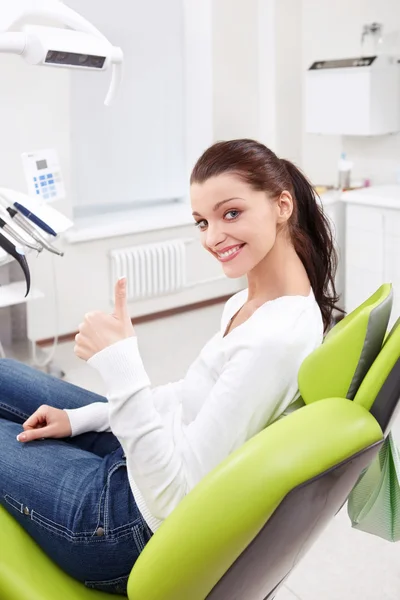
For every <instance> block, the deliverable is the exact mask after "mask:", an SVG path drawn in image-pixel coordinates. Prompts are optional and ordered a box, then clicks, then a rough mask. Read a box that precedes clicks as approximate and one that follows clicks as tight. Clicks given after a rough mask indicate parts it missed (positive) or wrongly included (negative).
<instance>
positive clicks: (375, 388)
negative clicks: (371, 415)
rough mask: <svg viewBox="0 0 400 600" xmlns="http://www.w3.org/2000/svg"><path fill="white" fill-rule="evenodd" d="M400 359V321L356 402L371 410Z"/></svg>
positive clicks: (384, 346)
mask: <svg viewBox="0 0 400 600" xmlns="http://www.w3.org/2000/svg"><path fill="white" fill-rule="evenodd" d="M399 357H400V319H398V320H397V321H396V323H395V325H394V326H393V329H392V331H391V332H390V333H389V335H388V336H387V338H386V340H385V343H384V345H383V348H382V350H381V351H380V353H379V355H378V357H377V358H376V360H375V362H374V364H373V365H372V367H371V368H370V370H369V371H368V373H367V374H366V376H365V378H364V381H363V382H362V384H361V385H360V388H359V390H358V392H357V394H356V397H355V398H354V402H356V403H357V404H360V405H361V406H363V407H364V408H366V409H367V410H370V409H371V407H372V405H373V403H374V401H375V398H376V397H377V395H378V393H379V390H380V389H381V387H382V386H383V384H384V383H385V381H386V379H387V377H388V375H389V373H390V371H391V370H392V369H393V367H394V365H395V364H396V362H397V361H398V359H399Z"/></svg>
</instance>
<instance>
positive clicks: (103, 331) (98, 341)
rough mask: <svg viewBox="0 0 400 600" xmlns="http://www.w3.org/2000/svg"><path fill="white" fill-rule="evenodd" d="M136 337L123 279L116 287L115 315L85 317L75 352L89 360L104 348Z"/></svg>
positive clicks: (91, 314) (102, 314)
mask: <svg viewBox="0 0 400 600" xmlns="http://www.w3.org/2000/svg"><path fill="white" fill-rule="evenodd" d="M134 335H135V330H134V328H133V325H132V322H131V319H130V316H129V313H128V307H127V303H126V279H125V278H123V279H119V280H118V281H117V283H116V286H115V305H114V313H113V314H112V315H108V314H105V313H103V312H92V313H88V314H87V315H85V320H84V321H83V323H81V324H80V325H79V333H78V334H77V335H76V336H75V342H76V344H75V348H74V352H75V354H76V355H77V356H78V357H79V358H82V359H83V360H89V358H92V356H94V355H95V354H97V352H100V351H101V350H104V348H107V347H108V346H111V345H112V344H115V343H116V342H119V341H121V340H124V339H126V338H128V337H133V336H134Z"/></svg>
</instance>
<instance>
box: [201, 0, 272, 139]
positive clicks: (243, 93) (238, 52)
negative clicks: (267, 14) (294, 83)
mask: <svg viewBox="0 0 400 600" xmlns="http://www.w3.org/2000/svg"><path fill="white" fill-rule="evenodd" d="M212 8H213V14H212V19H213V87H214V140H226V139H234V138H241V137H247V138H257V137H258V135H259V133H260V130H259V95H258V92H259V80H258V35H257V19H258V0H246V1H243V0H217V1H215V2H213V6H212Z"/></svg>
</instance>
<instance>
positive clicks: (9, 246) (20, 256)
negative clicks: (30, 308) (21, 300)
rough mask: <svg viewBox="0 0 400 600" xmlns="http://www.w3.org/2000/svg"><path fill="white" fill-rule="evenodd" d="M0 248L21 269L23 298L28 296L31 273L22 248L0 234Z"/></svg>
mask: <svg viewBox="0 0 400 600" xmlns="http://www.w3.org/2000/svg"><path fill="white" fill-rule="evenodd" d="M0 247H1V248H3V250H4V251H5V252H7V254H9V255H10V256H12V257H13V258H14V259H15V260H16V261H17V262H18V264H19V266H20V267H21V269H22V271H23V273H24V276H25V281H26V293H25V298H26V297H27V295H28V294H29V290H30V289H31V273H30V270H29V266H28V262H27V260H26V257H25V254H24V251H23V250H22V248H19V247H18V246H15V245H14V244H13V243H12V242H11V241H10V240H9V239H8V238H7V237H6V236H5V235H3V234H2V233H0Z"/></svg>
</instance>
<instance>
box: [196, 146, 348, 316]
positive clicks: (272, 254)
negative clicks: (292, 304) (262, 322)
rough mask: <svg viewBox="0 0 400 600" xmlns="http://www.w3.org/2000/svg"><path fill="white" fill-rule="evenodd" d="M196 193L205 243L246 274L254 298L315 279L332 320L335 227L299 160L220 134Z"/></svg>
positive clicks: (203, 161) (201, 168)
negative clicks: (223, 138)
mask: <svg viewBox="0 0 400 600" xmlns="http://www.w3.org/2000/svg"><path fill="white" fill-rule="evenodd" d="M191 196H192V206H193V208H194V211H193V216H194V217H195V218H196V225H197V226H198V227H199V229H200V231H201V234H202V235H201V239H202V243H203V245H204V247H205V248H206V249H207V250H208V251H209V252H211V253H212V254H213V255H214V256H216V258H218V260H220V261H221V262H222V263H223V267H224V272H225V274H226V275H227V276H228V277H241V276H243V275H247V277H248V281H249V301H251V302H252V303H253V304H258V303H259V302H262V301H265V299H266V298H268V299H272V298H271V293H272V295H273V292H272V289H273V288H275V293H276V295H277V296H279V295H281V294H282V292H283V290H285V292H284V293H286V294H289V295H291V294H293V293H296V290H298V291H299V290H300V292H301V293H305V292H306V290H307V289H309V287H310V284H311V287H312V289H313V291H314V294H315V297H316V300H317V302H318V304H319V306H320V309H321V312H322V315H323V317H324V324H325V326H326V327H327V326H328V325H329V323H330V320H331V315H332V310H333V308H334V306H335V304H336V302H337V300H338V298H337V295H336V292H335V282H334V276H335V270H336V262H337V261H336V254H335V250H334V246H333V241H332V234H331V231H330V227H329V223H328V221H327V219H326V217H325V216H324V214H323V212H322V209H321V207H320V205H319V204H318V203H317V201H316V197H315V192H314V190H313V188H312V186H311V184H310V183H309V182H308V181H307V179H306V178H305V177H304V175H303V174H302V173H301V172H300V171H299V169H297V167H295V165H293V164H292V163H291V162H289V161H287V160H284V159H279V158H278V157H277V156H276V155H275V154H274V153H273V152H272V151H271V150H269V149H268V148H266V147H265V146H263V145H262V144H259V143H258V142H255V141H253V140H245V139H244V140H232V141H228V142H219V143H217V144H214V145H213V146H211V148H209V149H208V150H206V152H205V153H204V154H203V155H202V156H201V157H200V159H199V160H198V161H197V163H196V165H195V167H194V169H193V172H192V176H191Z"/></svg>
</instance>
